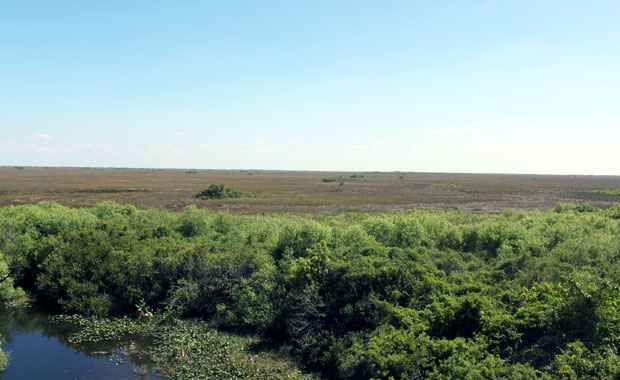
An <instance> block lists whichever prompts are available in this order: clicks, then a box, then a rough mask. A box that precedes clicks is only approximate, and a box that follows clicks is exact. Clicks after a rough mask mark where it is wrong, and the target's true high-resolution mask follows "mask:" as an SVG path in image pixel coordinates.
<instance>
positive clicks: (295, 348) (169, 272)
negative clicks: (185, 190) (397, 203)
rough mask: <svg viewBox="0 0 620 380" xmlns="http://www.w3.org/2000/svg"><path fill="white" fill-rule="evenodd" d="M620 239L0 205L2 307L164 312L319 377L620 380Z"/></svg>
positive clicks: (528, 226)
mask: <svg viewBox="0 0 620 380" xmlns="http://www.w3.org/2000/svg"><path fill="white" fill-rule="evenodd" d="M619 232H620V205H615V206H613V207H611V208H609V209H607V210H599V209H597V208H594V207H592V206H589V205H567V204H560V205H558V206H556V208H554V209H553V210H552V211H549V212H540V211H531V212H516V211H507V212H505V213H502V214H497V215H477V214H469V213H463V212H438V211H422V210H410V211H408V212H404V213H394V214H384V215H365V214H351V215H341V216H333V217H332V216H325V215H321V216H304V217H300V216H289V215H283V216H277V215H271V216H241V215H233V214H229V213H213V212H210V211H208V210H200V209H198V208H196V207H194V206H190V207H188V208H186V209H185V210H184V211H183V212H182V213H169V212H164V211H160V210H146V211H143V210H138V209H136V208H135V207H133V206H122V205H118V204H116V203H112V202H106V203H102V204H99V205H98V206H96V207H94V208H91V209H69V208H66V207H63V206H59V205H56V204H54V203H39V204H37V205H29V206H18V207H15V206H11V207H6V208H3V209H0V249H1V250H2V252H3V255H2V256H1V257H0V277H4V276H6V279H5V280H4V281H3V282H0V297H2V298H1V299H2V300H4V301H7V300H11V299H14V298H15V297H16V295H18V296H19V292H20V291H19V290H17V288H16V286H21V287H24V288H25V289H26V290H28V291H29V292H32V294H33V295H34V296H35V297H38V298H39V299H41V300H45V301H47V302H48V303H50V304H52V305H55V306H57V307H58V308H61V309H63V310H64V311H67V312H77V313H82V314H87V315H99V316H102V315H115V314H116V315H128V314H130V315H134V314H135V311H136V305H139V306H140V308H141V310H142V311H143V312H144V314H148V313H147V311H148V312H150V311H151V310H157V309H165V308H168V310H176V313H177V314H175V316H174V317H170V318H169V321H170V323H172V324H174V323H176V322H174V321H176V320H178V318H179V315H180V313H182V314H183V316H185V317H190V316H196V317H200V318H203V319H206V320H209V321H210V323H211V324H212V325H213V326H218V327H220V328H226V329H231V330H239V331H243V332H252V333H258V334H261V336H262V337H263V338H264V342H265V343H270V344H275V345H279V346H281V347H283V350H287V351H288V352H290V353H292V354H293V355H295V356H296V357H297V359H298V360H299V361H300V363H302V364H303V366H304V367H305V368H306V369H310V370H317V371H321V372H322V373H323V375H324V376H325V377H326V378H339V379H359V378H364V379H371V378H374V379H395V380H396V379H410V378H426V379H452V378H454V379H478V378H485V379H486V378H488V379H493V378H497V379H503V378H509V379H529V378H540V379H551V378H554V379H555V378H557V379H581V378H585V379H599V378H616V377H618V376H620V374H619V373H618V368H620V365H619V364H620V352H619V350H618V348H617V347H620V332H619V330H618V327H619V326H620V308H619V307H618V305H620V282H619V281H620V267H619V266H618V263H619V261H620V234H619ZM21 294H23V293H21ZM155 314H157V313H155ZM123 323H125V322H123ZM114 329H117V330H118V331H121V330H122V328H121V326H117V327H114ZM189 331H190V330H188V331H186V332H188V333H189ZM191 331H195V333H196V334H198V335H197V336H201V337H203V338H205V339H207V340H209V339H211V338H208V337H207V336H208V335H205V334H207V333H206V332H205V331H203V330H200V331H198V330H191ZM170 333H172V335H171V336H175V337H176V338H175V339H177V338H178V339H181V342H184V341H183V339H185V338H183V337H181V336H176V335H174V333H173V332H172V331H171V332H170ZM174 344H177V345H178V344H179V343H178V342H177V343H175V341H172V340H171V341H168V343H166V345H170V347H172V345H174ZM192 344H193V343H192ZM214 344H215V346H213V347H219V348H217V350H219V351H217V352H223V351H222V350H223V348H221V347H220V346H217V344H219V343H217V344H216V343H214ZM187 347H189V346H187ZM193 347H199V346H192V349H193ZM200 347H202V348H201V350H203V349H204V350H206V349H207V348H205V347H203V346H200ZM177 348H178V347H177ZM190 352H191V350H190ZM187 355H190V354H189V353H188V354H187ZM222 355H224V354H223V353H222ZM181 357H182V356H181ZM162 358H166V360H168V359H169V360H172V362H174V363H177V364H178V365H179V366H180V367H179V371H181V372H179V373H185V374H186V375H183V376H187V377H191V376H194V375H195V376H198V375H197V374H199V373H200V374H204V373H207V372H191V371H193V370H195V368H194V369H191V368H189V367H186V366H185V365H184V363H185V360H184V359H183V360H181V359H178V358H176V357H174V356H165V355H164V356H162ZM226 360H228V359H226ZM210 365H215V364H213V363H212V364H210ZM182 368H184V369H182ZM218 368H221V367H218ZM226 368H227V369H226V370H227V371H228V370H230V371H241V372H231V373H237V374H238V373H245V372H243V371H244V370H242V369H239V368H240V367H226ZM231 368H232V369H231ZM203 369H204V370H205V371H207V369H206V367H205V368H203ZM183 371H188V372H183ZM201 371H202V370H201ZM201 376H202V375H201ZM234 376H237V375H234ZM248 376H249V375H248Z"/></svg>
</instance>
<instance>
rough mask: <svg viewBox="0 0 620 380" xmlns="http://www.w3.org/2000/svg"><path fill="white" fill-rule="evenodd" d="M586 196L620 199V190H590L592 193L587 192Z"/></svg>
mask: <svg viewBox="0 0 620 380" xmlns="http://www.w3.org/2000/svg"><path fill="white" fill-rule="evenodd" d="M586 194H592V195H605V196H608V197H620V189H615V190H590V191H586Z"/></svg>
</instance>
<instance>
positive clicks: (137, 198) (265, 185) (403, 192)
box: [0, 167, 620, 214]
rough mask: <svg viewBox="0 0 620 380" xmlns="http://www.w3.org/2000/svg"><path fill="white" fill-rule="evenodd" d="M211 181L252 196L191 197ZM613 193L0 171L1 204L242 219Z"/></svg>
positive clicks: (532, 205) (355, 178)
mask: <svg viewBox="0 0 620 380" xmlns="http://www.w3.org/2000/svg"><path fill="white" fill-rule="evenodd" d="M325 178H328V179H333V180H331V181H329V182H323V179H325ZM212 183H222V184H225V185H226V186H227V187H232V188H235V189H238V190H242V191H248V192H251V193H253V194H254V197H251V198H239V199H221V200H199V199H195V198H193V197H192V196H193V195H194V194H196V193H197V192H198V191H200V190H202V189H203V188H205V187H207V186H208V185H210V184H212ZM618 188H620V176H573V175H570V176H569V175H514V174H448V173H399V172H397V173H364V172H306V171H298V172H297V171H255V170H251V171H249V170H181V169H178V170H177V169H112V168H42V167H24V168H22V167H0V206H6V205H17V204H26V203H35V202H39V201H55V202H58V203H60V204H63V205H67V206H72V207H85V206H91V205H93V204H96V203H98V202H101V201H104V200H113V201H115V202H118V203H122V204H133V205H135V206H137V207H139V208H162V209H167V210H173V211H179V210H182V209H184V208H185V207H186V206H188V205H192V204H194V205H196V206H197V207H200V208H209V209H211V210H216V211H222V210H228V211H231V212H235V213H243V214H259V213H296V214H299V213H330V214H333V213H342V212H356V211H359V212H371V213H375V212H390V211H400V210H406V209H410V208H435V209H446V210H448V209H449V210H453V209H461V210H464V211H474V212H501V211H503V210H506V209H515V210H530V209H540V210H546V209H549V208H552V207H553V206H554V205H555V204H557V203H590V204H592V205H595V206H598V207H609V206H610V205H612V204H613V203H614V202H620V197H606V196H593V195H592V194H588V193H586V191H590V190H600V189H618Z"/></svg>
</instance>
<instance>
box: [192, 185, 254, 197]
mask: <svg viewBox="0 0 620 380" xmlns="http://www.w3.org/2000/svg"><path fill="white" fill-rule="evenodd" d="M251 196H252V193H249V192H245V191H241V190H237V189H233V188H230V187H225V186H224V185H223V184H215V183H214V184H211V185H209V187H207V188H205V189H203V190H202V191H200V192H199V193H197V194H195V195H194V198H198V199H225V198H246V197H251Z"/></svg>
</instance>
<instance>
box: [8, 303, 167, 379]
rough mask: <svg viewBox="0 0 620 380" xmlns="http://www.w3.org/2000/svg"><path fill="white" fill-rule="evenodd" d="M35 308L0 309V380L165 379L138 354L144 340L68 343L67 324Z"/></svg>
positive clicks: (68, 331) (68, 328)
mask: <svg viewBox="0 0 620 380" xmlns="http://www.w3.org/2000/svg"><path fill="white" fill-rule="evenodd" d="M48 317H49V315H48V314H46V313H43V312H41V311H39V310H37V309H35V308H32V307H28V308H19V309H0V333H2V335H3V336H4V339H5V342H4V344H3V345H2V348H3V350H4V351H5V352H7V353H9V356H10V359H9V365H8V366H7V368H6V371H5V372H4V373H3V374H0V380H25V379H47V380H77V379H79V380H110V379H114V380H134V379H141V380H166V379H168V378H166V377H163V376H161V375H158V374H157V373H156V370H155V369H154V367H153V363H152V362H150V361H149V360H148V359H146V358H144V357H141V356H140V354H139V352H140V349H141V348H143V346H144V345H145V344H148V342H139V341H138V342H135V341H134V342H130V341H116V342H103V343H88V344H86V345H83V344H82V345H74V344H71V343H69V342H67V336H68V334H69V333H70V332H71V331H72V329H71V327H70V326H66V325H61V324H58V323H52V322H50V321H49V318H48Z"/></svg>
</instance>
